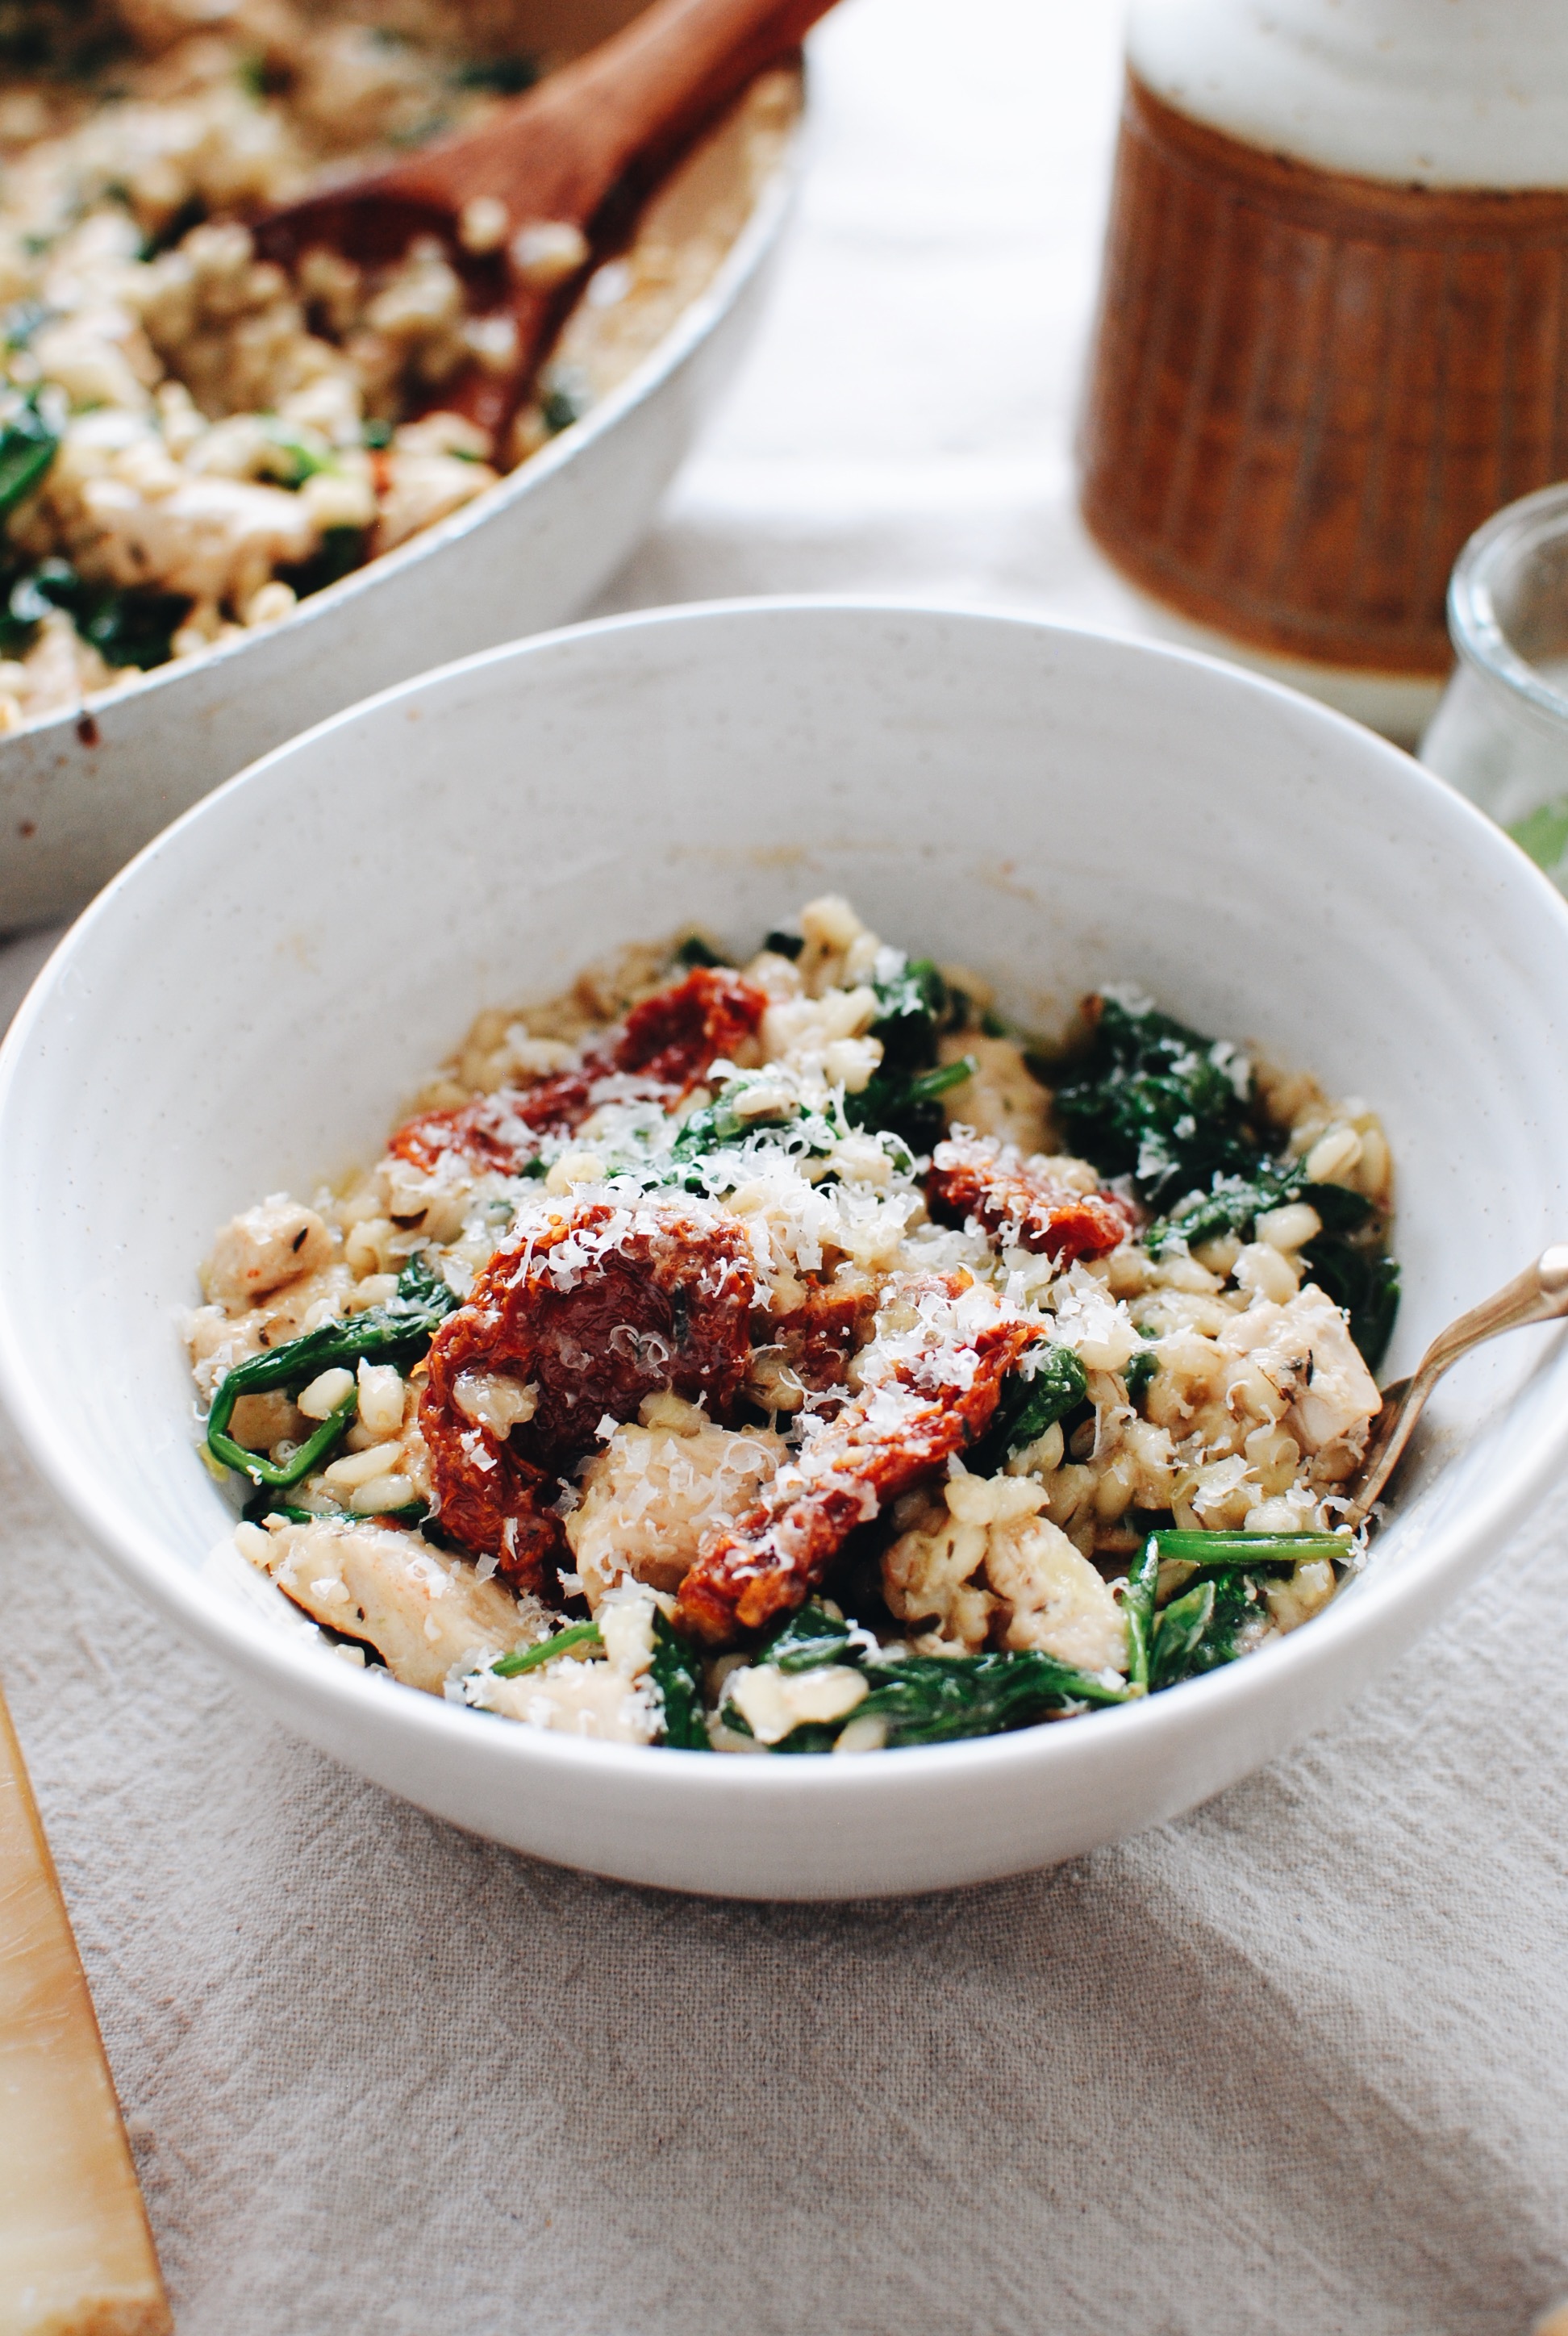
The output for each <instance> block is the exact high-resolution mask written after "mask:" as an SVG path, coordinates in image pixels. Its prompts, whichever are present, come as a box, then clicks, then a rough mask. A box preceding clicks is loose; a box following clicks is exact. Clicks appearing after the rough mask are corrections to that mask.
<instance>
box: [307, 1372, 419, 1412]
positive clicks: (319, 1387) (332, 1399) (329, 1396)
mask: <svg viewBox="0 0 1568 2336" xmlns="http://www.w3.org/2000/svg"><path fill="white" fill-rule="evenodd" d="M353 1393H354V1373H353V1372H352V1371H346V1370H344V1369H342V1368H337V1369H335V1370H330V1371H323V1372H322V1374H321V1376H320V1377H319V1378H314V1379H312V1380H311V1382H310V1385H309V1386H308V1387H307V1388H306V1389H305V1391H304V1393H303V1394H302V1395H301V1396H300V1397H298V1399H297V1400H298V1407H299V1409H300V1410H301V1411H302V1412H303V1413H304V1414H305V1416H306V1418H307V1419H326V1418H329V1417H330V1416H331V1415H332V1413H333V1412H335V1411H336V1409H337V1406H338V1405H339V1404H340V1403H346V1401H347V1399H348V1397H350V1396H351V1395H352V1394H353ZM397 1416H398V1421H399V1422H400V1423H401V1421H402V1418H403V1414H402V1411H401V1410H400V1411H399V1412H398V1415H397Z"/></svg>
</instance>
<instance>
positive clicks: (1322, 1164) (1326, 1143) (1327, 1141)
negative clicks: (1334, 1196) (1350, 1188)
mask: <svg viewBox="0 0 1568 2336" xmlns="http://www.w3.org/2000/svg"><path fill="white" fill-rule="evenodd" d="M1360 1157H1361V1139H1360V1137H1359V1135H1358V1134H1357V1133H1356V1131H1355V1129H1354V1128H1353V1127H1331V1128H1330V1129H1329V1133H1328V1134H1327V1135H1320V1137H1319V1138H1318V1141H1317V1143H1316V1144H1313V1146H1312V1149H1311V1150H1310V1152H1309V1153H1308V1154H1307V1175H1308V1179H1309V1181H1310V1183H1314V1184H1331V1183H1333V1181H1334V1179H1335V1177H1336V1176H1348V1175H1349V1173H1350V1171H1351V1169H1352V1168H1354V1167H1355V1166H1356V1164H1357V1163H1358V1161H1359V1159H1360Z"/></svg>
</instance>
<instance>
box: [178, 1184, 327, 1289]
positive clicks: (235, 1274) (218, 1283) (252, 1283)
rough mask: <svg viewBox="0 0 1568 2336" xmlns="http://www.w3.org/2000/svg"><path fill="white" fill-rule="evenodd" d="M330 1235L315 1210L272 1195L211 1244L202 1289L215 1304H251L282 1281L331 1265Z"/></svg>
mask: <svg viewBox="0 0 1568 2336" xmlns="http://www.w3.org/2000/svg"><path fill="white" fill-rule="evenodd" d="M332 1254H333V1251H332V1235H331V1234H330V1232H328V1231H327V1229H326V1225H325V1223H324V1222H322V1220H321V1218H320V1217H318V1216H317V1213H316V1211H315V1210H314V1209H304V1208H301V1207H300V1205H299V1203H298V1202H297V1201H291V1200H290V1199H289V1198H288V1195H287V1193H286V1192H273V1193H270V1194H269V1195H268V1198H267V1199H266V1200H265V1201H260V1202H258V1203H257V1205H256V1207H255V1208H253V1209H247V1210H246V1211H245V1212H243V1214H242V1215H240V1216H238V1217H235V1218H232V1219H231V1220H230V1222H229V1223H228V1224H226V1225H225V1226H224V1228H223V1231H221V1232H220V1233H219V1236H218V1239H217V1240H216V1241H214V1242H213V1244H212V1254H211V1256H210V1257H209V1259H208V1260H207V1264H206V1267H205V1270H203V1273H202V1277H201V1282H202V1288H203V1289H204V1290H205V1291H206V1293H207V1296H208V1298H209V1300H210V1301H211V1302H212V1303H214V1304H217V1305H222V1306H228V1307H230V1308H239V1307H245V1306H254V1305H255V1303H256V1301H257V1299H259V1298H267V1297H270V1295H271V1293H272V1292H273V1290H281V1289H282V1288H283V1286H284V1284H285V1283H286V1282H290V1281H298V1280H301V1278H302V1277H303V1276H304V1275H306V1274H307V1273H319V1272H321V1271H322V1270H324V1269H325V1268H326V1266H328V1265H329V1264H330V1263H331V1262H332Z"/></svg>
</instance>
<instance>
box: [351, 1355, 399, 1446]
mask: <svg viewBox="0 0 1568 2336" xmlns="http://www.w3.org/2000/svg"><path fill="white" fill-rule="evenodd" d="M359 1416H360V1421H361V1423H362V1425H363V1426H365V1427H368V1428H370V1429H371V1430H372V1431H373V1433H378V1434H380V1435H382V1436H390V1435H392V1434H393V1433H394V1431H395V1430H396V1429H397V1428H399V1427H401V1426H403V1381H402V1379H401V1378H400V1377H399V1376H398V1374H397V1372H396V1371H395V1370H394V1368H393V1367H392V1365H391V1364H390V1363H369V1362H366V1361H365V1359H364V1358H363V1357H362V1358H361V1359H360V1365H359Z"/></svg>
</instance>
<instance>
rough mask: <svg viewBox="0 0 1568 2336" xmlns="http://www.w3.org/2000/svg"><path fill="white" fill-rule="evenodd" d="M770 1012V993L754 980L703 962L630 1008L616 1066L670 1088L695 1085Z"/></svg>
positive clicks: (618, 1049)
mask: <svg viewBox="0 0 1568 2336" xmlns="http://www.w3.org/2000/svg"><path fill="white" fill-rule="evenodd" d="M766 1011H767V997H766V993H765V991H763V990H760V989H758V988H756V987H755V984H754V983H752V982H749V981H743V980H742V979H741V978H740V976H739V974H737V973H727V972H726V971H725V969H724V968H722V967H716V966H707V965H699V966H698V967H697V968H696V970H695V971H694V972H692V973H688V974H687V978H686V979H685V980H684V981H679V982H677V983H676V985H675V987H674V988H672V989H661V990H660V991H659V992H658V993H657V996H656V997H653V998H644V1000H643V1002H642V1004H641V1005H640V1006H634V1007H632V1009H631V1012H630V1013H629V1014H628V1016H627V1017H626V1027H625V1028H624V1029H623V1030H622V1032H621V1035H620V1037H619V1039H618V1042H617V1044H616V1046H615V1050H614V1058H615V1065H616V1068H617V1069H618V1070H622V1071H640V1072H641V1073H642V1074H643V1075H644V1076H646V1077H648V1078H652V1079H659V1080H662V1081H664V1082H665V1083H666V1084H667V1085H669V1086H672V1087H681V1088H684V1087H689V1086H692V1085H695V1084H696V1081H697V1080H698V1079H700V1078H701V1077H702V1076H703V1074H704V1072H705V1071H706V1070H707V1069H708V1067H709V1066H710V1065H712V1064H713V1063H715V1062H716V1061H717V1060H718V1058H719V1056H721V1055H724V1056H733V1055H734V1053H735V1048H736V1047H737V1046H744V1045H745V1041H746V1040H747V1039H748V1038H751V1037H755V1035H756V1032H757V1031H758V1029H760V1027H762V1017H763V1016H764V1015H765V1013H766Z"/></svg>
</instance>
